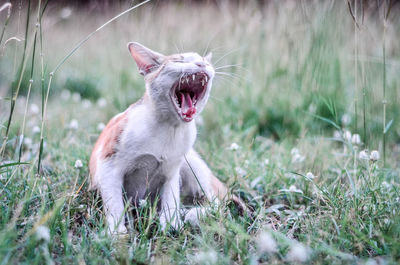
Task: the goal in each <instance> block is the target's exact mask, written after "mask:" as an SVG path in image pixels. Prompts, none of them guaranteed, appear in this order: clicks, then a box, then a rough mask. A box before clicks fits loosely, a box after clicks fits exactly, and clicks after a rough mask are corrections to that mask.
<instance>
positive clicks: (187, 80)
mask: <svg viewBox="0 0 400 265" xmlns="http://www.w3.org/2000/svg"><path fill="white" fill-rule="evenodd" d="M186 83H187V84H188V85H189V78H187V77H186Z"/></svg>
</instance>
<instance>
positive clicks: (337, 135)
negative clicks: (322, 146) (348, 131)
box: [333, 130, 342, 139]
mask: <svg viewBox="0 0 400 265" xmlns="http://www.w3.org/2000/svg"><path fill="white" fill-rule="evenodd" d="M333 138H334V139H342V134H341V133H340V132H339V131H338V130H336V131H334V132H333Z"/></svg>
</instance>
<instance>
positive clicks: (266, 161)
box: [264, 158, 269, 166]
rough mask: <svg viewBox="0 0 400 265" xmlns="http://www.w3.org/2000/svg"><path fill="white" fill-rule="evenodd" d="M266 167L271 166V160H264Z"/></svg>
mask: <svg viewBox="0 0 400 265" xmlns="http://www.w3.org/2000/svg"><path fill="white" fill-rule="evenodd" d="M264 165H266V166H268V165H269V159H268V158H267V159H265V160H264Z"/></svg>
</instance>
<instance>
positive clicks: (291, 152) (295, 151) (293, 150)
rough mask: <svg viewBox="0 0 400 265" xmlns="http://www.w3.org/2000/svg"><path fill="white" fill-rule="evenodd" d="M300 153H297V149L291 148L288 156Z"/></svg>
mask: <svg viewBox="0 0 400 265" xmlns="http://www.w3.org/2000/svg"><path fill="white" fill-rule="evenodd" d="M299 153H300V152H299V149H297V148H296V147H295V148H292V150H290V154H291V155H292V156H294V155H296V154H299Z"/></svg>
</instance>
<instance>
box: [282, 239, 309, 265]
mask: <svg viewBox="0 0 400 265" xmlns="http://www.w3.org/2000/svg"><path fill="white" fill-rule="evenodd" d="M308 256H309V250H308V249H307V247H306V246H304V245H303V244H301V243H295V244H293V245H292V246H291V248H290V250H289V252H288V254H287V256H286V258H287V260H288V261H292V262H306V261H307V260H308Z"/></svg>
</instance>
